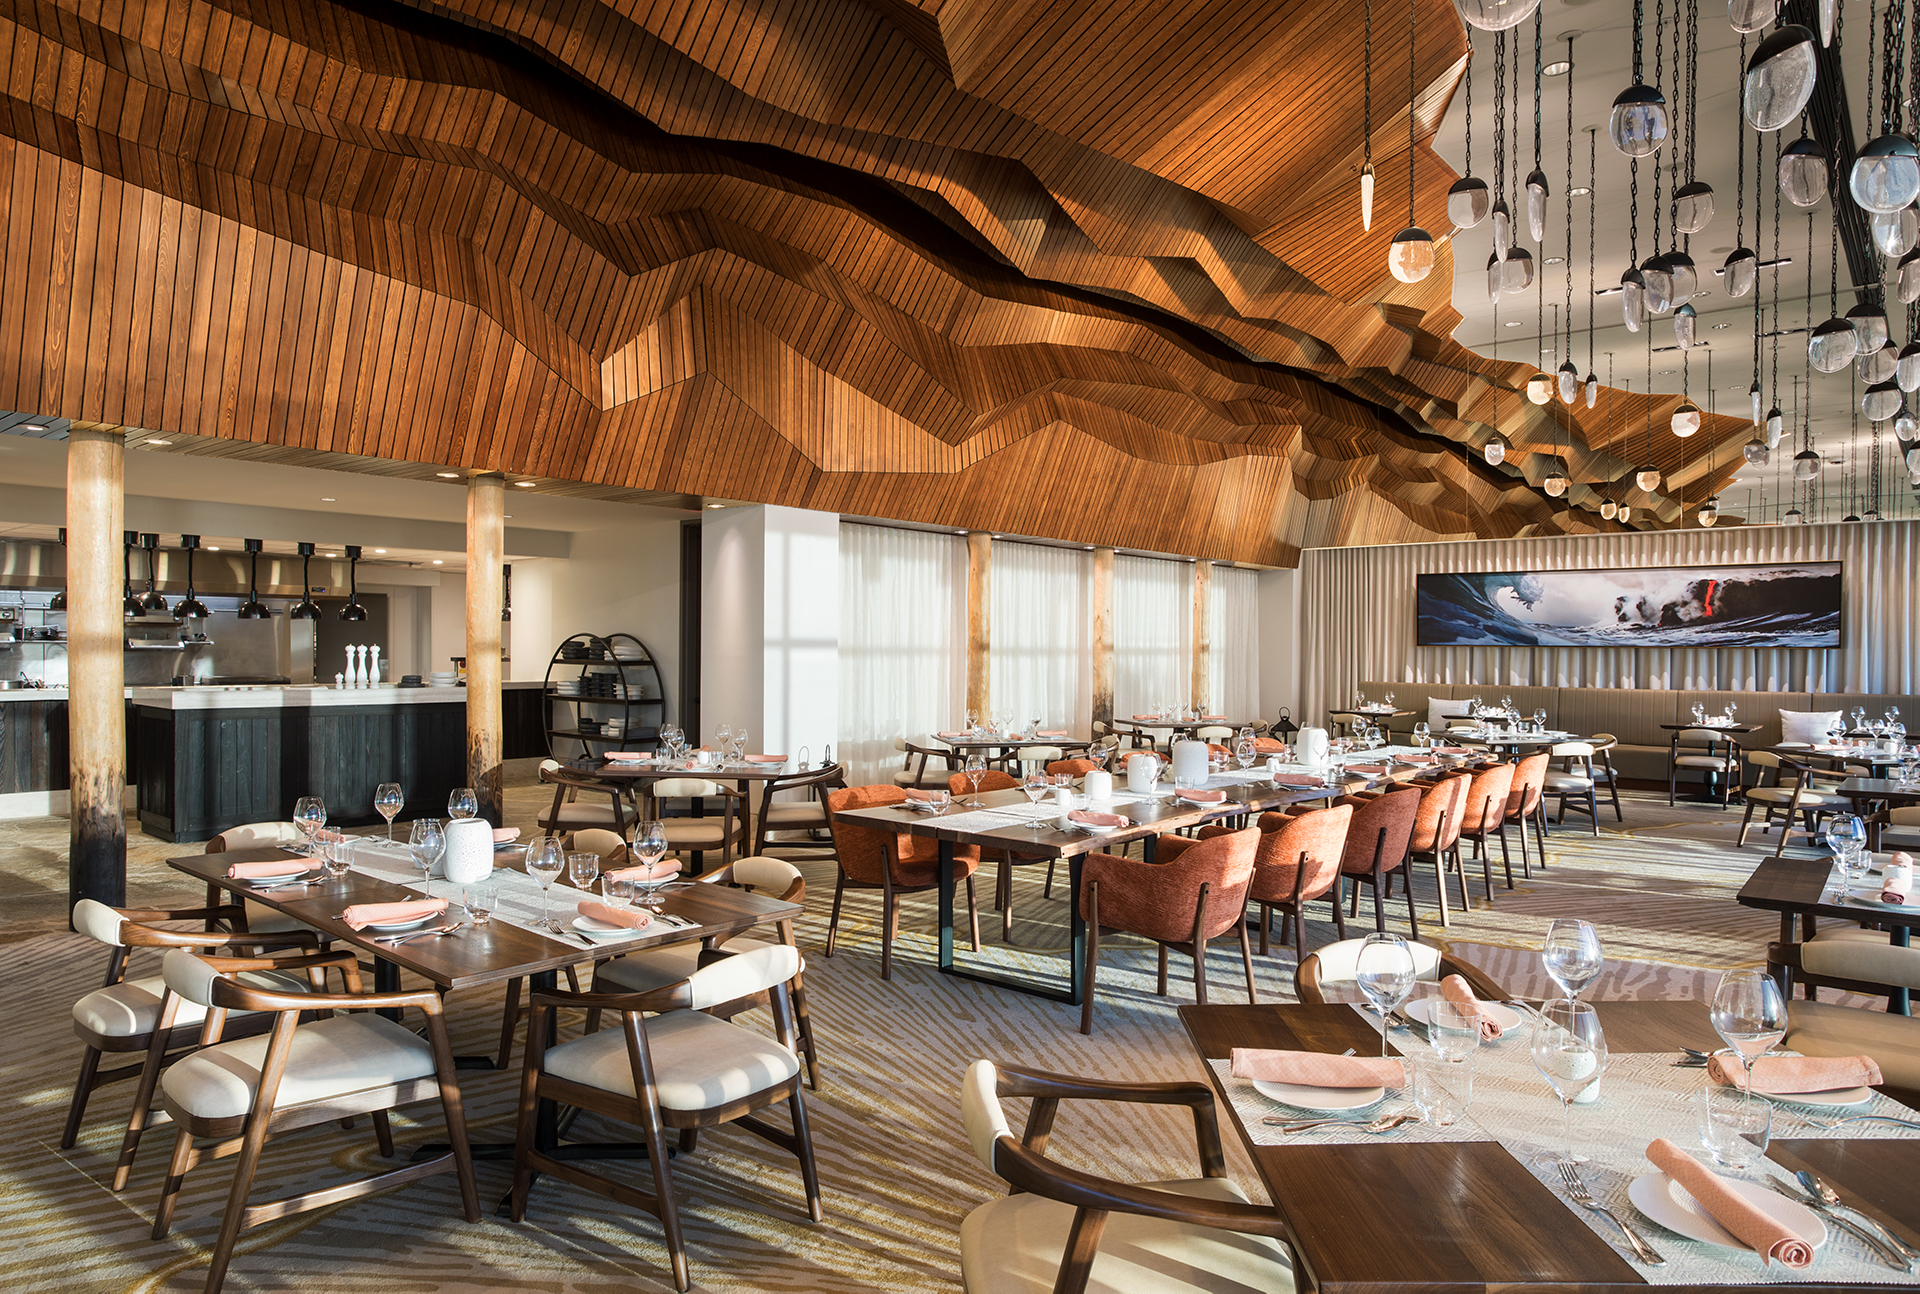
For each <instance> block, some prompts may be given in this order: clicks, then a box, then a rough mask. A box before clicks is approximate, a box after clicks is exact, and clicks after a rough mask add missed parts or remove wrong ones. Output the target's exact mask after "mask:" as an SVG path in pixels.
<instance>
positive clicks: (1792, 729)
mask: <svg viewBox="0 0 1920 1294" xmlns="http://www.w3.org/2000/svg"><path fill="white" fill-rule="evenodd" d="M1839 718H1840V711H1838V710H1782V711H1781V712H1780V740H1781V742H1782V743H1786V742H1795V743H1798V744H1800V745H1802V746H1814V745H1818V744H1819V743H1821V742H1823V741H1825V740H1826V739H1827V729H1828V728H1831V727H1832V726H1833V725H1834V723H1835V722H1836V721H1837V720H1838V719H1839Z"/></svg>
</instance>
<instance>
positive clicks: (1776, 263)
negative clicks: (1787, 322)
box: [1754, 130, 1813, 404]
mask: <svg viewBox="0 0 1920 1294" xmlns="http://www.w3.org/2000/svg"><path fill="white" fill-rule="evenodd" d="M1764 138H1765V137H1764V136H1762V140H1763V141H1764ZM1773 170H1774V174H1776V175H1777V174H1779V172H1780V132H1779V131H1777V130H1776V131H1775V132H1773ZM1754 182H1755V183H1756V184H1759V183H1764V182H1765V177H1764V174H1762V175H1760V176H1756V177H1755V180H1754ZM1755 206H1756V208H1757V207H1758V204H1757V203H1756V204H1755ZM1759 218H1760V213H1759V211H1758V210H1757V209H1756V210H1755V212H1754V219H1755V221H1756V222H1757V221H1758V220H1759ZM1807 281H1808V282H1812V281H1813V267H1812V266H1808V267H1807ZM1807 326H1808V327H1812V326H1813V316H1812V315H1811V314H1809V315H1808V316H1807ZM1772 331H1773V378H1772V380H1771V381H1770V382H1769V383H1768V386H1769V388H1770V389H1771V390H1772V391H1773V400H1774V403H1775V404H1778V403H1779V402H1780V186H1779V185H1777V184H1776V185H1774V186H1773V330H1772Z"/></svg>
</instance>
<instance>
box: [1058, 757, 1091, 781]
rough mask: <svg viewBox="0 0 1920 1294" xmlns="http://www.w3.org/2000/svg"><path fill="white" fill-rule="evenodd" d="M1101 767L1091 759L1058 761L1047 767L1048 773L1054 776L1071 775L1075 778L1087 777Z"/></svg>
mask: <svg viewBox="0 0 1920 1294" xmlns="http://www.w3.org/2000/svg"><path fill="white" fill-rule="evenodd" d="M1098 767H1100V766H1099V765H1098V764H1096V763H1094V762H1093V761H1092V760H1090V759H1056V760H1054V761H1053V762H1052V763H1051V764H1048V765H1047V771H1048V772H1049V773H1053V774H1056V775H1057V774H1060V773H1070V774H1072V775H1073V776H1074V777H1085V776H1086V775H1087V774H1088V773H1091V772H1092V771H1093V770H1094V769H1096V768H1098Z"/></svg>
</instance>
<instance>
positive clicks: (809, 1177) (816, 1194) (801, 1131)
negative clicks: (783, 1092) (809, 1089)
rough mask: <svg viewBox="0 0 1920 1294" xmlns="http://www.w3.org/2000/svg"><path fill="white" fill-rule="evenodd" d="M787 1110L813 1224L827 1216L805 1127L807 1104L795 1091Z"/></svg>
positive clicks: (810, 1135)
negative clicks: (790, 1118) (791, 1122)
mask: <svg viewBox="0 0 1920 1294" xmlns="http://www.w3.org/2000/svg"><path fill="white" fill-rule="evenodd" d="M787 1110H788V1112H789V1114H790V1115H791V1117H792V1119H793V1139H794V1141H795V1143H797V1144H796V1149H795V1152H794V1158H796V1159H798V1160H799V1161H800V1185H801V1186H802V1187H803V1188H804V1189H805V1190H806V1193H807V1216H808V1217H810V1218H812V1219H813V1220H814V1221H815V1222H820V1221H823V1220H824V1219H825V1218H826V1216H827V1211H826V1208H825V1206H824V1205H823V1204H822V1202H821V1199H820V1170H819V1168H818V1167H817V1166H816V1165H815V1164H814V1162H813V1132H812V1130H811V1129H810V1128H809V1127H808V1125H807V1104H806V1102H805V1101H803V1100H802V1099H801V1097H800V1092H799V1090H798V1089H795V1091H794V1093H793V1095H792V1096H790V1097H788V1098H787Z"/></svg>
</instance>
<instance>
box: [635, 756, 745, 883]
mask: <svg viewBox="0 0 1920 1294" xmlns="http://www.w3.org/2000/svg"><path fill="white" fill-rule="evenodd" d="M646 796H647V816H648V817H649V818H659V819H660V822H661V826H662V829H663V830H664V831H665V832H666V836H667V848H668V849H671V850H673V851H674V852H675V853H678V854H692V855H693V866H692V867H690V868H688V869H687V874H688V875H689V876H698V875H699V874H700V873H701V872H702V871H703V870H705V866H706V856H707V855H708V854H710V853H712V852H714V851H715V850H718V851H719V854H720V865H721V866H722V867H725V866H726V865H727V864H729V863H731V862H732V861H733V851H734V850H735V849H736V848H738V849H740V850H741V851H742V852H744V851H745V849H746V844H747V816H746V807H747V801H746V797H745V796H744V795H742V794H741V793H740V792H738V791H736V790H734V789H733V788H732V787H731V786H728V785H726V784H725V783H723V782H714V781H709V780H708V779H706V778H704V777H663V778H661V779H660V780H659V781H657V782H651V783H649V784H648V785H647V787H646ZM672 800H687V801H690V804H689V806H688V807H689V808H690V809H691V810H692V812H691V813H690V814H689V815H687V816H685V817H674V818H668V817H663V816H662V815H661V810H660V806H661V804H662V803H664V802H667V801H672ZM708 800H718V801H720V812H719V813H717V814H716V813H708V812H707V811H706V807H707V806H706V801H708Z"/></svg>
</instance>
